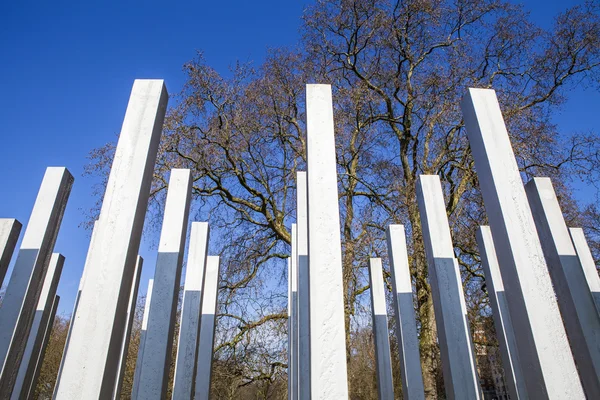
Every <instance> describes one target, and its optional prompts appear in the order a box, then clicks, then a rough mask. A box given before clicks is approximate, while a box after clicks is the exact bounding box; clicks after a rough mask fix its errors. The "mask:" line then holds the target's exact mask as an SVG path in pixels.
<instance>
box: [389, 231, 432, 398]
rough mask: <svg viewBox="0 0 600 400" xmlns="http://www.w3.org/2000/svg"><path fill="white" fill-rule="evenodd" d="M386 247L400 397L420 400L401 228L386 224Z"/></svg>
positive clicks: (416, 344) (420, 379)
mask: <svg viewBox="0 0 600 400" xmlns="http://www.w3.org/2000/svg"><path fill="white" fill-rule="evenodd" d="M387 247H388V256H389V260H390V273H391V276H392V288H393V293H392V298H393V302H394V311H395V314H396V334H397V335H398V350H399V352H400V357H399V358H400V364H401V365H400V374H401V376H402V394H403V396H406V397H407V398H408V399H409V400H424V399H425V389H424V387H423V375H422V371H421V357H420V354H419V338H418V336H417V325H416V319H415V309H414V305H413V304H414V303H413V292H412V280H411V276H410V268H409V265H408V252H407V251H406V235H405V233H404V226H403V225H389V226H388V229H387Z"/></svg>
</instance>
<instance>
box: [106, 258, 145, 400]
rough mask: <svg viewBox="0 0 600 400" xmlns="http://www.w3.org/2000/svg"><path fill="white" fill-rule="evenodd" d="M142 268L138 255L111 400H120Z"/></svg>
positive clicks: (142, 263) (141, 260) (141, 259)
mask: <svg viewBox="0 0 600 400" xmlns="http://www.w3.org/2000/svg"><path fill="white" fill-rule="evenodd" d="M143 266H144V259H143V258H142V257H141V256H139V255H138V257H137V260H136V262H135V271H134V274H133V283H132V284H131V295H130V296H129V305H128V306H127V325H126V326H125V333H124V334H123V343H122V345H121V355H120V359H119V368H118V369H117V378H116V379H117V380H116V382H115V392H114V394H113V399H120V398H121V386H122V384H123V377H124V376H125V369H126V367H127V354H128V352H129V340H130V336H131V329H132V326H133V319H134V317H135V307H136V305H137V296H138V289H139V286H140V278H141V276H142V268H143Z"/></svg>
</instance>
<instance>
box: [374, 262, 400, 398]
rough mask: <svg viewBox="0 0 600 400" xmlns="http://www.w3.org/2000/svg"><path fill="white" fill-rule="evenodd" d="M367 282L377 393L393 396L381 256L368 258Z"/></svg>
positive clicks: (386, 396)
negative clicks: (369, 295)
mask: <svg viewBox="0 0 600 400" xmlns="http://www.w3.org/2000/svg"><path fill="white" fill-rule="evenodd" d="M369 282H370V284H371V313H372V315H373V334H374V336H375V361H376V363H377V393H378V394H379V398H380V399H393V398H394V380H393V378H392V353H391V350H390V335H389V332H390V331H389V329H388V317H387V306H386V304H385V282H384V281H383V266H382V265H381V258H371V259H370V260H369Z"/></svg>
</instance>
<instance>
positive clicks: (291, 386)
mask: <svg viewBox="0 0 600 400" xmlns="http://www.w3.org/2000/svg"><path fill="white" fill-rule="evenodd" d="M297 245H298V230H297V224H292V245H291V250H292V251H291V253H292V254H291V257H290V258H289V263H288V286H289V290H288V399H290V400H297V399H298V253H297Z"/></svg>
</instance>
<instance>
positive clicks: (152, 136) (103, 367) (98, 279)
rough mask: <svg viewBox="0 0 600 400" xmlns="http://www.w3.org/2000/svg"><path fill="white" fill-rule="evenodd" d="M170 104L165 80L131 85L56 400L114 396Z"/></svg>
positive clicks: (139, 81) (138, 82) (85, 268)
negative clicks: (135, 275) (142, 237)
mask: <svg viewBox="0 0 600 400" xmlns="http://www.w3.org/2000/svg"><path fill="white" fill-rule="evenodd" d="M167 98H168V95H167V90H166V88H165V85H164V82H163V81H162V80H140V79H138V80H136V81H135V82H134V84H133V89H132V91H131V96H130V98H129V104H128V105H127V111H126V113H125V119H124V120H123V127H122V128H121V134H120V136H119V141H118V143H117V149H116V151H115V156H114V159H113V163H112V167H111V171H110V175H109V178H108V182H107V185H106V192H105V194H104V199H103V202H102V208H101V211H100V218H99V221H100V222H99V224H98V226H97V227H96V229H97V232H95V237H94V241H93V243H92V246H91V247H90V250H89V252H90V254H89V255H88V259H87V262H86V265H85V267H84V270H85V280H84V282H83V287H82V291H81V296H80V298H79V305H78V306H77V313H76V315H75V318H74V321H73V329H72V331H71V338H70V339H69V348H68V351H67V353H66V354H65V362H64V365H63V370H62V375H61V377H60V381H59V386H58V389H57V392H56V397H57V399H58V400H63V399H64V400H70V399H75V398H78V399H97V398H102V399H108V398H111V397H112V394H113V390H114V388H115V380H116V373H115V371H116V370H117V368H118V366H119V359H120V356H121V345H122V341H123V333H124V332H125V325H126V322H127V306H128V304H129V296H130V294H131V283H132V282H133V274H134V268H135V261H136V258H137V255H138V250H139V247H140V240H141V235H142V229H143V225H144V218H145V215H146V208H147V205H148V196H149V194H150V186H151V183H152V178H153V171H154V163H155V161H156V155H157V151H158V144H159V142H160V137H161V131H162V125H163V119H164V116H165V111H166V107H167Z"/></svg>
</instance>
